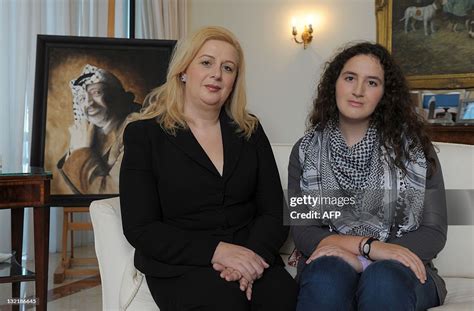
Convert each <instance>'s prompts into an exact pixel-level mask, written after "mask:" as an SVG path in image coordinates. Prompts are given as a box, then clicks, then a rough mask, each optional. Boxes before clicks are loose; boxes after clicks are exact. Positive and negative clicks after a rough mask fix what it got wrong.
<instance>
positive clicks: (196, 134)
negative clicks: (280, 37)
mask: <svg viewBox="0 0 474 311" xmlns="http://www.w3.org/2000/svg"><path fill="white" fill-rule="evenodd" d="M133 118H134V119H135V120H136V121H135V122H131V123H130V124H129V125H128V126H127V128H126V130H125V133H124V146H125V151H124V157H123V162H122V167H121V174H120V199H121V206H122V219H123V229H124V234H125V236H126V237H127V239H128V240H129V242H130V243H131V244H132V245H133V246H134V247H135V248H136V252H135V266H136V267H137V268H138V269H139V270H140V271H142V272H143V273H144V274H145V275H146V280H147V283H148V286H149V288H150V291H151V293H152V295H153V298H154V299H155V301H156V303H157V305H158V306H159V307H160V309H161V310H250V309H252V310H294V309H295V301H296V290H297V288H296V283H295V282H294V280H293V279H292V278H291V276H290V275H289V274H288V273H287V272H286V270H285V269H284V264H283V262H282V260H281V258H280V257H279V255H278V250H279V248H280V247H281V245H282V244H283V242H284V241H285V239H286V237H287V234H288V230H287V228H285V227H284V226H283V225H282V210H281V208H282V206H283V194H282V189H281V185H280V180H279V175H278V172H277V167H276V164H275V160H274V157H273V154H272V150H271V147H270V144H269V141H268V139H267V137H266V135H265V133H264V131H263V129H262V127H261V125H260V124H259V122H258V120H257V118H256V117H254V116H252V115H250V114H249V113H248V112H247V110H246V96H245V67H244V56H243V52H242V49H241V47H240V44H239V43H238V41H237V39H236V38H235V36H234V35H233V34H232V33H231V32H229V31H228V30H226V29H224V28H220V27H207V28H204V29H201V30H199V31H198V32H196V33H195V34H193V35H192V36H190V37H189V38H188V39H187V40H185V41H184V42H182V43H181V44H180V45H179V46H178V47H177V49H176V51H175V54H174V56H173V58H172V61H171V64H170V67H169V72H168V76H167V81H166V83H165V84H164V85H163V86H161V87H159V88H157V89H156V90H154V91H153V92H152V93H151V94H150V95H149V96H148V97H147V99H146V103H145V107H144V109H143V110H142V112H141V113H140V114H139V115H135V116H134V117H133Z"/></svg>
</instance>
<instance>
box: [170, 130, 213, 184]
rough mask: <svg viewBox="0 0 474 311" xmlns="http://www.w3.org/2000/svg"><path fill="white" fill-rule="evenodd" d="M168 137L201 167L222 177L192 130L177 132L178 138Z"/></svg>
mask: <svg viewBox="0 0 474 311" xmlns="http://www.w3.org/2000/svg"><path fill="white" fill-rule="evenodd" d="M166 137H167V138H168V139H169V140H170V141H171V142H172V143H173V144H174V145H176V147H178V148H179V149H181V150H182V151H183V152H184V153H186V154H187V155H188V156H189V157H190V158H191V159H192V160H194V161H195V162H197V163H198V164H199V165H201V166H202V167H204V168H206V169H207V170H209V171H210V172H212V173H213V174H215V175H217V176H220V174H219V172H218V171H217V169H216V168H215V166H214V164H212V162H211V160H210V159H209V157H208V156H207V154H206V152H205V151H204V149H202V147H201V145H199V143H198V141H197V139H196V138H195V137H194V135H193V133H192V132H191V130H189V129H184V130H177V131H176V136H173V135H170V134H168V133H166Z"/></svg>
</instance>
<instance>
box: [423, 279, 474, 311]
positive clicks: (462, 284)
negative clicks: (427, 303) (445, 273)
mask: <svg viewBox="0 0 474 311" xmlns="http://www.w3.org/2000/svg"><path fill="white" fill-rule="evenodd" d="M444 281H445V282H446V287H447V288H448V295H447V296H446V300H445V301H444V305H442V306H440V307H436V308H431V309H430V310H436V311H458V310H459V311H461V310H463V311H464V310H474V279H469V278H446V277H445V278H444Z"/></svg>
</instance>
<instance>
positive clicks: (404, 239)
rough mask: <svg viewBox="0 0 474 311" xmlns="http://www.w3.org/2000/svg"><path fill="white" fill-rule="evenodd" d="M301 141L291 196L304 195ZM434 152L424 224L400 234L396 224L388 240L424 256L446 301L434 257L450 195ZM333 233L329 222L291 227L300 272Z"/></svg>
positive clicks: (294, 156)
mask: <svg viewBox="0 0 474 311" xmlns="http://www.w3.org/2000/svg"><path fill="white" fill-rule="evenodd" d="M300 142H301V139H300V140H299V141H298V142H297V143H296V144H295V145H294V146H293V149H292V151H291V154H290V161H289V165H288V196H289V197H290V198H291V197H295V196H296V197H297V196H301V187H300V178H301V175H302V170H301V165H300V160H299V146H300ZM430 156H431V157H433V158H434V159H435V162H436V169H435V170H434V171H433V168H432V167H431V166H430V165H429V162H428V161H427V163H428V165H429V166H428V172H427V178H426V190H425V200H424V208H423V219H422V222H421V224H420V227H419V228H418V229H417V230H415V231H411V232H408V233H404V234H403V236H401V237H396V235H395V233H396V230H397V229H398V228H396V227H395V228H394V229H393V230H392V232H391V234H390V237H389V238H388V240H387V241H386V243H393V244H398V245H401V246H404V247H406V248H408V249H409V250H411V251H412V252H413V253H415V254H416V255H417V256H418V257H420V259H421V260H422V261H423V262H424V263H425V267H426V270H427V273H429V274H430V275H431V276H432V277H433V279H434V281H435V283H436V287H437V290H438V296H439V298H440V301H441V302H443V301H444V298H445V297H446V286H445V284H444V281H443V279H442V278H441V277H440V276H439V275H438V274H437V270H436V268H435V267H434V266H433V263H432V262H431V260H432V259H433V258H435V257H436V255H437V254H438V253H439V252H440V251H441V250H442V249H443V247H444V245H445V244H446V235H447V212H446V195H445V190H444V181H443V173H442V171H441V166H440V164H439V160H438V157H437V155H436V152H435V150H434V148H432V150H431V154H430ZM332 234H338V233H336V232H331V231H329V228H328V226H318V225H308V226H304V225H295V226H293V227H291V235H292V237H293V240H294V241H295V246H296V248H297V249H298V250H299V251H300V252H301V253H302V257H301V259H300V261H299V262H298V275H299V274H300V273H301V271H302V269H304V266H305V264H304V262H305V261H306V259H307V258H308V257H309V256H310V255H311V254H312V253H313V252H314V250H315V249H316V248H317V246H318V245H319V243H320V242H321V241H322V240H323V239H324V238H326V237H328V236H330V235H332ZM297 279H298V278H297Z"/></svg>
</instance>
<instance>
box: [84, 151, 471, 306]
mask: <svg viewBox="0 0 474 311" xmlns="http://www.w3.org/2000/svg"><path fill="white" fill-rule="evenodd" d="M437 145H438V147H439V149H440V153H439V154H438V156H439V158H440V161H441V165H442V168H443V173H444V178H445V185H446V189H471V190H470V191H461V190H456V191H454V190H449V191H447V201H448V217H449V219H450V221H449V222H450V225H449V228H448V241H447V244H446V247H445V248H444V249H443V251H442V252H441V253H440V254H439V256H438V258H436V259H435V265H436V267H437V268H438V269H439V273H440V274H441V276H443V278H444V279H445V281H446V284H447V288H448V296H447V297H446V302H445V305H444V306H441V307H438V308H433V309H432V310H474V216H473V215H474V213H473V208H474V203H473V202H474V196H473V193H474V191H473V190H472V189H474V166H473V165H474V146H468V145H458V144H445V143H437ZM291 147H292V146H290V145H273V146H272V148H273V152H274V155H275V159H276V161H277V164H278V169H279V171H280V178H281V181H282V185H283V187H284V188H286V185H287V176H286V174H287V166H288V158H289V154H290V151H291ZM459 163H461V165H462V166H463V167H464V168H465V169H464V170H461V169H459ZM90 213H91V218H92V224H93V227H94V236H95V250H96V254H97V258H98V261H99V269H100V275H101V279H102V303H103V310H140V311H142V310H159V309H158V307H157V306H156V305H155V303H154V301H153V298H152V297H151V294H150V291H149V289H148V286H147V284H146V280H145V278H144V276H143V275H142V274H141V273H140V272H139V271H137V270H136V269H135V267H134V265H133V254H134V249H133V247H132V246H131V245H130V244H129V243H128V242H127V240H126V239H125V237H124V235H123V232H122V222H121V217H120V203H119V199H118V198H112V199H106V200H100V201H95V202H93V203H92V204H91V207H90ZM292 250H293V244H292V241H291V240H290V239H288V241H287V243H286V244H285V245H284V246H283V247H282V249H281V255H282V257H284V260H285V262H287V261H286V259H287V257H288V254H289V253H290V252H291V251H292ZM287 269H288V271H290V273H292V274H293V275H294V274H295V272H296V271H295V268H292V267H288V266H287Z"/></svg>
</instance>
